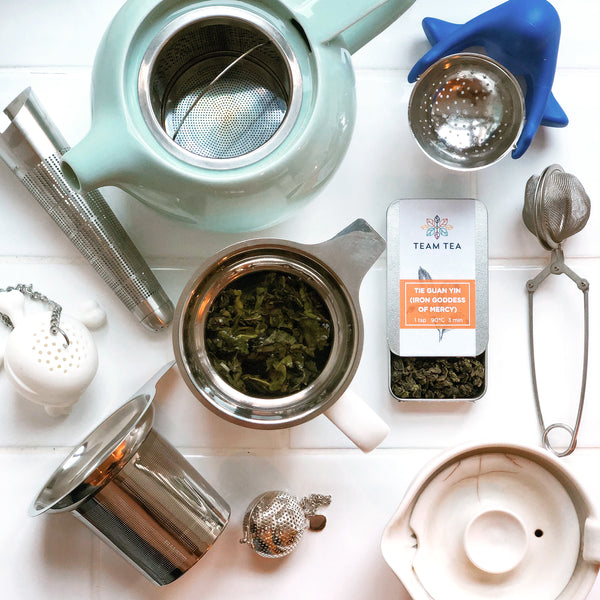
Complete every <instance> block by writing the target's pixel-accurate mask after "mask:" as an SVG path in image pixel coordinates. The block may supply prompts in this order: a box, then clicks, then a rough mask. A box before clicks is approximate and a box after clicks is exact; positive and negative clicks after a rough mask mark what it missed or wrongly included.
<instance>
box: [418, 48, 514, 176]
mask: <svg viewBox="0 0 600 600" xmlns="http://www.w3.org/2000/svg"><path fill="white" fill-rule="evenodd" d="M521 107H522V96H521V91H520V88H519V86H518V84H517V83H516V82H515V81H514V80H513V79H512V78H511V77H510V76H509V75H507V74H506V72H505V71H504V70H503V69H502V68H501V67H500V66H499V65H497V63H494V62H493V61H490V60H489V59H487V57H478V56H477V55H468V54H465V55H460V54H459V55H455V56H450V57H446V58H444V59H442V60H440V61H439V62H437V63H435V64H434V65H433V66H432V67H430V69H429V70H428V71H426V72H425V73H424V74H423V75H422V76H421V78H420V79H419V81H418V82H417V83H416V84H415V87H414V89H413V92H412V95H411V99H410V103H409V119H410V125H411V128H412V131H413V134H414V135H415V138H416V139H417V142H418V143H419V145H420V146H421V147H422V148H423V150H425V152H426V153H427V154H428V155H429V156H431V158H433V159H434V160H437V161H438V162H441V163H442V164H445V165H446V166H455V167H457V168H465V169H466V168H479V167H482V166H485V165H488V164H490V163H492V162H494V161H495V160H497V159H498V158H500V157H502V156H503V155H504V154H505V153H506V152H507V150H509V149H510V148H511V146H512V145H513V143H514V141H515V139H516V138H517V136H518V134H519V132H520V130H521V126H522V121H523V111H522V108H521Z"/></svg>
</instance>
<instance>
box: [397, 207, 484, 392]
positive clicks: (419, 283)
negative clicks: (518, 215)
mask: <svg viewBox="0 0 600 600" xmlns="http://www.w3.org/2000/svg"><path fill="white" fill-rule="evenodd" d="M387 219H388V257H387V307H388V308H387V325H388V331H387V337H388V345H389V348H390V381H389V387H390V391H391V393H392V395H393V396H394V397H395V398H397V399H398V400H476V399H477V398H480V397H481V396H482V395H483V394H484V393H485V387H486V379H487V378H486V360H485V352H486V347H487V342H488V285H487V283H488V272H487V271H488V259H487V255H488V251H487V212H486V209H485V206H484V205H483V204H482V203H481V202H478V201H476V200H470V199H459V200H419V199H411V200H400V201H397V202H395V203H393V204H392V205H391V206H390V207H389V209H388V214H387Z"/></svg>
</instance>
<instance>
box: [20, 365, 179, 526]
mask: <svg viewBox="0 0 600 600" xmlns="http://www.w3.org/2000/svg"><path fill="white" fill-rule="evenodd" d="M173 364H174V363H173V362H171V363H169V364H167V365H165V366H164V367H163V368H162V369H160V370H159V371H158V373H156V375H154V377H153V378H152V379H150V381H148V382H147V383H146V384H145V385H144V386H143V387H142V388H141V389H140V390H139V391H138V392H137V393H136V394H134V395H133V397H132V398H131V399H130V400H129V401H127V402H126V403H125V404H124V405H123V406H121V407H120V408H118V409H117V410H116V411H115V412H113V413H112V414H111V415H110V416H109V417H107V418H106V419H105V420H104V421H103V422H102V423H101V424H100V425H98V427H96V429H94V430H93V431H92V432H91V433H90V434H89V435H87V436H86V438H85V439H84V440H82V441H81V442H80V443H79V444H77V446H75V448H74V449H73V450H72V451H71V452H70V454H69V455H68V456H67V457H66V458H65V460H63V462H62V463H61V464H60V466H59V467H58V468H57V469H56V471H55V472H54V473H53V474H52V476H51V477H50V479H48V481H47V482H46V484H45V485H44V487H43V488H42V489H41V490H40V492H39V493H38V495H37V497H36V498H35V500H34V501H33V503H32V504H31V507H30V508H29V514H30V515H31V516H37V515H39V514H42V513H44V512H46V511H52V512H63V511H70V510H73V509H75V508H77V506H79V504H81V503H82V502H83V501H84V500H86V499H87V498H89V497H90V496H92V495H93V494H95V493H96V492H97V491H98V490H100V489H101V488H102V487H103V486H105V485H106V484H107V483H108V482H109V481H111V480H112V479H113V478H114V477H115V475H116V474H117V473H118V472H119V471H121V469H122V468H123V467H124V466H125V465H126V464H127V462H128V461H129V459H130V458H131V457H132V456H133V455H134V454H135V452H137V450H138V448H139V447H140V446H141V444H142V442H143V441H144V440H145V439H146V437H147V435H148V433H149V432H150V430H151V429H152V422H153V420H154V409H153V407H152V401H153V400H154V395H155V393H156V385H157V383H158V381H159V380H160V379H161V377H162V376H163V375H164V374H165V373H166V372H167V371H168V370H169V369H170V368H171V367H172V366H173Z"/></svg>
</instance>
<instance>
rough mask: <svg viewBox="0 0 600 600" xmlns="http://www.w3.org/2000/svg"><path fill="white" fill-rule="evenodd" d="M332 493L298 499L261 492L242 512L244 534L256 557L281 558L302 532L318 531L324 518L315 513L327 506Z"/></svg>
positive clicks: (321, 527)
mask: <svg viewBox="0 0 600 600" xmlns="http://www.w3.org/2000/svg"><path fill="white" fill-rule="evenodd" d="M330 503H331V496H325V495H323V494H311V495H310V496H305V497H304V498H297V497H296V496H293V495H292V494H289V493H287V492H282V491H277V490H275V491H270V492H265V493H264V494H261V495H260V496H258V497H257V498H255V499H254V500H253V501H252V502H251V503H250V506H249V507H248V509H247V510H246V514H245V515H244V522H243V530H244V537H243V538H242V539H241V540H240V543H242V544H248V545H249V546H250V547H251V548H252V549H253V550H254V551H255V552H256V553H257V554H258V555H259V556H264V557H265V558H282V557H284V556H287V555H288V554H289V553H290V552H292V550H294V549H295V548H296V546H297V545H298V543H299V542H300V540H301V539H302V536H303V535H304V531H305V530H306V529H307V528H308V529H311V530H312V531H321V530H322V529H323V528H324V527H325V523H326V519H325V517H324V516H323V515H319V514H317V510H318V509H319V508H320V507H322V506H329V504H330Z"/></svg>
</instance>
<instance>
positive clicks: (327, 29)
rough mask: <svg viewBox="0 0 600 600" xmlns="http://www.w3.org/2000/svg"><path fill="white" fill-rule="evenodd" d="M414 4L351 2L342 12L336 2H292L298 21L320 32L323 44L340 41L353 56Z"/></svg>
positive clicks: (400, 1)
mask: <svg viewBox="0 0 600 600" xmlns="http://www.w3.org/2000/svg"><path fill="white" fill-rule="evenodd" d="M414 2H415V0H352V2H347V3H346V4H345V5H344V7H343V9H340V5H339V3H338V2H335V0H316V1H315V0H289V1H288V4H289V5H290V7H291V8H292V10H294V11H295V13H296V15H297V16H298V17H299V20H301V21H302V22H305V23H307V25H308V27H307V28H308V29H309V30H311V31H316V32H317V37H318V39H319V40H320V41H321V42H322V43H328V42H333V41H334V40H336V39H338V40H339V41H340V42H341V44H342V45H343V46H345V47H346V48H347V49H348V50H349V51H350V53H351V54H354V53H355V52H356V51H357V50H359V49H360V48H362V47H363V46H364V45H365V44H366V43H367V42H370V41H371V40H372V39H373V38H374V37H375V36H377V35H379V34H380V33H381V32H382V31H383V30H384V29H386V28H387V27H388V26H390V25H391V24H392V23H393V22H394V21H395V20H396V19H397V18H398V17H399V16H400V15H401V14H402V13H404V12H405V11H406V10H407V9H408V8H409V7H410V6H412V4H413V3H414Z"/></svg>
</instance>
